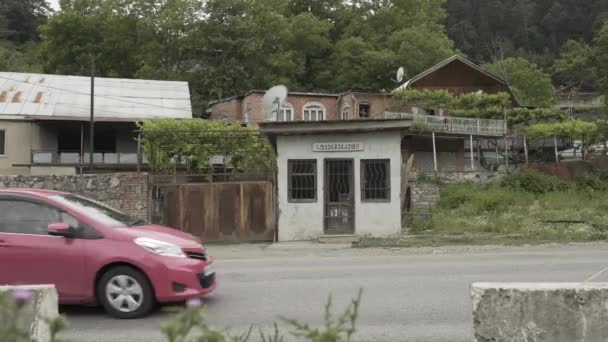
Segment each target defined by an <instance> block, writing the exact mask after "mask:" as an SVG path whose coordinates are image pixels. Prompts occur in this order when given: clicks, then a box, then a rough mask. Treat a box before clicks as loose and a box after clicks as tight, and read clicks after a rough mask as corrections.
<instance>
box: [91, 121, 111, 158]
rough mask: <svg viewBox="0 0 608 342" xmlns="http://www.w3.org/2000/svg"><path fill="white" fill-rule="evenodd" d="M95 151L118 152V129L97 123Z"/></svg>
mask: <svg viewBox="0 0 608 342" xmlns="http://www.w3.org/2000/svg"><path fill="white" fill-rule="evenodd" d="M93 138H94V139H95V152H104V153H116V131H115V130H114V127H112V126H110V125H105V124H96V125H95V136H94V137H93Z"/></svg>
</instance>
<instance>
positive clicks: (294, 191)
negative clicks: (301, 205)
mask: <svg viewBox="0 0 608 342" xmlns="http://www.w3.org/2000/svg"><path fill="white" fill-rule="evenodd" d="M287 169H288V170H287V172H288V175H287V177H288V183H289V184H288V192H289V193H288V197H289V202H316V201H317V161H316V160H315V159H304V160H302V159H300V160H289V161H288V162H287Z"/></svg>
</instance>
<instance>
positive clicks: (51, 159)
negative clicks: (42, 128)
mask: <svg viewBox="0 0 608 342" xmlns="http://www.w3.org/2000/svg"><path fill="white" fill-rule="evenodd" d="M89 157H90V154H89V153H84V154H83V155H82V156H81V155H80V152H67V151H56V150H35V151H32V164H63V165H79V164H81V163H82V164H88V163H89ZM81 158H82V159H81ZM93 163H94V164H98V165H104V164H106V165H112V164H120V165H137V153H123V152H119V153H113V152H112V153H111V152H95V153H93ZM147 163H148V160H147V159H146V157H145V156H142V164H147Z"/></svg>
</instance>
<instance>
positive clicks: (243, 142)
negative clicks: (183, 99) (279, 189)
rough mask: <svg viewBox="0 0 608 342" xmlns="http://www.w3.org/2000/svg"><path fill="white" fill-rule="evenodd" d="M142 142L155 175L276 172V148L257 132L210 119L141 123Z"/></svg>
mask: <svg viewBox="0 0 608 342" xmlns="http://www.w3.org/2000/svg"><path fill="white" fill-rule="evenodd" d="M139 130H140V133H141V143H142V147H143V151H144V153H145V155H146V158H147V160H148V163H149V165H150V169H151V171H152V172H155V173H174V172H185V173H189V174H205V173H213V172H214V170H216V169H217V167H218V165H219V166H220V167H221V168H222V171H221V172H222V173H250V174H265V173H269V172H271V171H272V170H273V169H274V165H275V158H274V153H273V151H272V148H271V146H270V144H269V142H268V140H267V139H266V137H264V136H262V135H261V134H260V133H259V132H258V131H257V130H255V129H253V128H251V127H243V126H241V125H239V124H235V123H226V122H220V121H209V120H197V119H193V120H168V119H162V120H148V121H143V122H140V123H139Z"/></svg>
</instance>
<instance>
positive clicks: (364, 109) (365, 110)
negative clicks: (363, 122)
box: [359, 103, 371, 118]
mask: <svg viewBox="0 0 608 342" xmlns="http://www.w3.org/2000/svg"><path fill="white" fill-rule="evenodd" d="M370 107H371V106H370V105H369V103H361V104H360V105H359V117H361V118H369V112H370Z"/></svg>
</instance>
